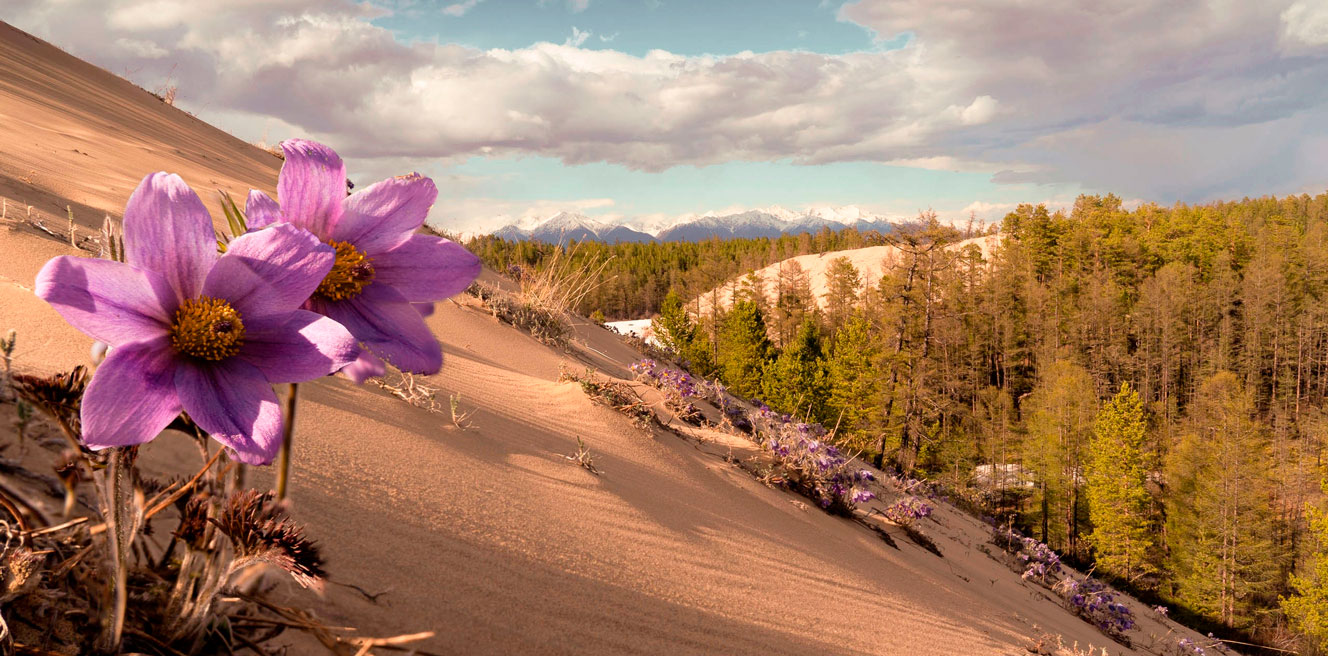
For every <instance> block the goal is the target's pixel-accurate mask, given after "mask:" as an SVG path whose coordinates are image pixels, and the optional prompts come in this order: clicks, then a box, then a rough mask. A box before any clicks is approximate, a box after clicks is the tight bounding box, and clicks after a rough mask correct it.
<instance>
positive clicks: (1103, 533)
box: [1087, 383, 1155, 582]
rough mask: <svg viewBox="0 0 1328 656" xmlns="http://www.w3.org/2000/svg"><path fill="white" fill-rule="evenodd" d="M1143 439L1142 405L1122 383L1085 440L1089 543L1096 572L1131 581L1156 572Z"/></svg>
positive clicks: (1144, 421) (1145, 426)
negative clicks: (1090, 437)
mask: <svg viewBox="0 0 1328 656" xmlns="http://www.w3.org/2000/svg"><path fill="white" fill-rule="evenodd" d="M1146 437H1147V423H1146V420H1145V419H1144V406H1143V402H1142V401H1141V400H1140V399H1139V395H1138V394H1137V393H1135V391H1134V388H1132V387H1130V384H1129V383H1123V384H1122V385H1121V388H1120V392H1119V393H1117V394H1116V396H1115V397H1113V398H1112V399H1111V401H1110V402H1109V403H1107V405H1106V407H1104V408H1103V409H1102V412H1100V413H1099V414H1098V416H1097V421H1096V423H1095V425H1094V426H1093V438H1092V439H1091V440H1090V441H1089V460H1088V476H1087V479H1088V480H1087V483H1088V490H1087V492H1088V514H1089V517H1090V518H1091V520H1092V522H1093V532H1092V534H1090V535H1089V536H1088V542H1089V544H1090V545H1091V546H1092V547H1093V553H1094V555H1095V557H1096V560H1097V565H1098V569H1099V570H1100V571H1102V572H1105V573H1107V574H1111V575H1113V576H1117V577H1120V578H1122V579H1124V580H1126V581H1130V582H1133V581H1136V580H1138V579H1139V578H1140V577H1142V576H1144V575H1147V574H1150V573H1152V572H1154V571H1155V568H1154V567H1153V565H1152V561H1151V559H1150V558H1151V555H1152V554H1151V552H1152V550H1153V546H1154V539H1153V533H1154V531H1153V521H1152V517H1151V512H1150V509H1151V505H1152V499H1151V497H1150V496H1149V494H1148V488H1147V487H1146V485H1147V482H1148V467H1147V464H1146V460H1145V454H1144V440H1145V438H1146Z"/></svg>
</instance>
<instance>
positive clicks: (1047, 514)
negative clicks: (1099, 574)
mask: <svg viewBox="0 0 1328 656" xmlns="http://www.w3.org/2000/svg"><path fill="white" fill-rule="evenodd" d="M1023 407H1024V416H1025V420H1024V423H1025V429H1026V430H1027V438H1026V439H1025V442H1024V465H1025V467H1027V468H1028V469H1030V470H1031V471H1032V473H1033V475H1034V476H1035V477H1036V484H1037V494H1036V496H1035V497H1034V503H1035V506H1036V508H1037V510H1036V511H1035V519H1036V521H1035V524H1036V525H1037V526H1039V527H1040V529H1041V539H1042V541H1043V542H1045V543H1047V544H1048V545H1051V546H1052V547H1054V548H1057V549H1062V550H1065V551H1067V552H1069V553H1072V554H1075V555H1081V554H1080V551H1081V549H1082V545H1081V543H1080V527H1081V526H1083V525H1084V524H1085V523H1086V520H1087V515H1088V504H1087V503H1085V502H1084V494H1083V492H1084V491H1083V475H1084V465H1085V464H1086V460H1087V455H1088V443H1089V440H1090V439H1091V437H1092V435H1093V422H1094V419H1095V417H1096V415H1097V393H1096V391H1095V390H1094V388H1093V379H1092V377H1090V376H1089V375H1088V371H1086V370H1085V369H1084V368H1083V367H1080V366H1078V365H1076V364H1074V363H1073V362H1069V361H1066V360H1057V361H1056V362H1054V363H1052V364H1051V366H1049V367H1047V369H1046V371H1045V372H1044V373H1043V375H1042V381H1041V382H1040V383H1039V385H1038V387H1037V388H1036V390H1035V391H1034V392H1033V393H1032V394H1031V395H1030V396H1029V397H1028V398H1027V399H1026V400H1025V401H1024V406H1023Z"/></svg>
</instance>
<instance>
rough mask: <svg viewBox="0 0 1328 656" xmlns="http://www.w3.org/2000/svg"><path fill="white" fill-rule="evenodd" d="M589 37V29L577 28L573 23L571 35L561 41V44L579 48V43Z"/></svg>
mask: <svg viewBox="0 0 1328 656" xmlns="http://www.w3.org/2000/svg"><path fill="white" fill-rule="evenodd" d="M589 38H590V30H581V29H577V27H576V26H575V25H573V26H572V36H569V37H567V40H566V41H564V42H563V45H565V46H571V47H573V48H580V47H581V44H583V43H585V42H586V39H589Z"/></svg>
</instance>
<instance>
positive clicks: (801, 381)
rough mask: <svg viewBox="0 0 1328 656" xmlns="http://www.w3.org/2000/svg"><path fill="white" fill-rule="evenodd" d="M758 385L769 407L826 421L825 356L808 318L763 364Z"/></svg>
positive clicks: (813, 323) (818, 333)
mask: <svg viewBox="0 0 1328 656" xmlns="http://www.w3.org/2000/svg"><path fill="white" fill-rule="evenodd" d="M761 384H762V390H763V392H764V394H765V396H764V399H765V402H766V403H768V404H770V407H772V408H774V409H776V410H779V411H780V412H787V413H789V414H793V415H796V416H799V417H804V418H806V419H808V420H809V421H814V422H822V421H824V420H825V402H826V380H825V356H824V354H823V353H822V349H821V337H820V331H819V330H818V329H817V327H816V322H815V321H813V320H812V318H811V317H807V318H805V319H803V322H802V325H801V326H799V327H798V333H797V335H796V336H795V337H794V339H793V342H792V343H791V344H789V345H788V347H787V348H785V349H784V350H783V351H782V352H780V354H779V357H777V358H775V359H774V360H772V361H770V363H769V364H767V365H766V370H765V372H764V374H763V376H762V381H761Z"/></svg>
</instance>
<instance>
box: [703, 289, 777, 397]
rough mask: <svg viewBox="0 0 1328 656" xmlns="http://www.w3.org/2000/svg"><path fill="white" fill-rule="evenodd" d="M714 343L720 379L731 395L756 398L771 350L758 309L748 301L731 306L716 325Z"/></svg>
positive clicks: (763, 319) (759, 391)
mask: <svg viewBox="0 0 1328 656" xmlns="http://www.w3.org/2000/svg"><path fill="white" fill-rule="evenodd" d="M718 343H719V356H718V358H717V364H718V365H719V376H720V379H721V380H723V381H724V384H725V385H728V386H729V389H730V390H732V391H733V393H734V394H737V395H739V396H743V397H746V398H749V399H750V398H755V397H756V396H758V395H759V394H760V393H761V374H762V373H763V372H764V370H765V365H766V362H767V361H768V360H769V359H770V351H771V348H772V347H771V344H770V338H769V337H768V336H767V335H766V327H765V317H764V316H762V314H761V309H760V308H758V307H756V304H755V303H752V302H751V301H741V302H738V303H735V304H734V305H733V308H732V309H730V310H729V311H728V313H727V314H726V315H724V319H723V321H722V322H721V324H720V328H719V340H718Z"/></svg>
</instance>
